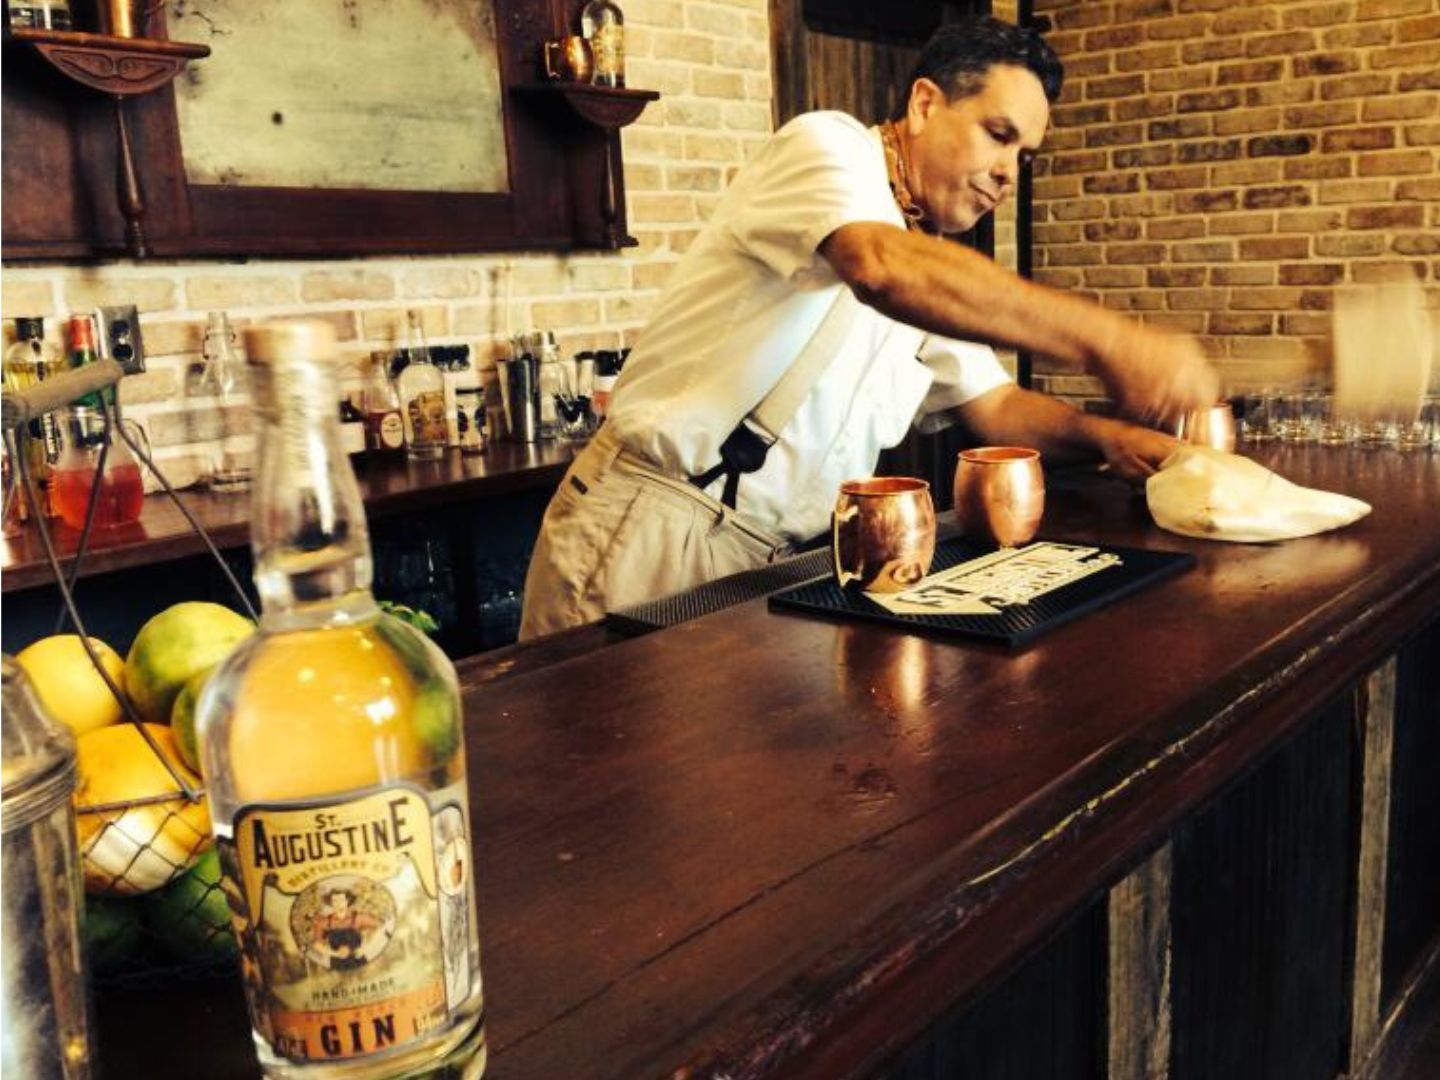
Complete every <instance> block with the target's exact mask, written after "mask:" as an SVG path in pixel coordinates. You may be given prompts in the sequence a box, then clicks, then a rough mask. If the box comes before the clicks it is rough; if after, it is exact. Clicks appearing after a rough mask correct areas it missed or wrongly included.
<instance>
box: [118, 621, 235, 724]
mask: <svg viewBox="0 0 1440 1080" xmlns="http://www.w3.org/2000/svg"><path fill="white" fill-rule="evenodd" d="M254 632H255V626H254V624H253V623H251V622H250V620H249V619H247V618H245V617H244V616H243V615H237V614H236V613H235V612H233V611H231V610H230V609H229V608H227V607H223V606H221V605H220V604H208V603H204V602H201V601H187V602H185V603H183V604H175V605H173V606H172V607H168V608H166V609H165V610H164V611H162V612H160V614H158V615H156V616H154V617H152V618H151V619H150V621H149V622H147V623H146V624H145V625H144V626H142V627H141V628H140V633H138V634H136V635H135V641H134V642H133V643H132V644H131V646H130V653H129V655H128V656H126V657H125V689H126V691H127V692H128V693H129V694H130V700H131V701H132V702H133V703H134V705H135V708H136V709H137V710H139V712H140V716H141V718H142V719H144V720H151V721H154V722H155V723H157V724H163V723H166V722H167V721H169V719H170V709H171V707H172V706H173V705H174V703H175V695H176V694H178V693H180V688H181V687H182V686H184V685H185V683H186V682H188V681H189V680H190V679H191V678H193V677H194V676H195V675H197V674H198V673H199V672H202V671H204V670H206V669H207V668H211V667H214V666H215V665H216V664H217V663H219V662H220V661H221V660H223V659H224V658H225V656H226V654H227V653H229V652H230V650H231V649H233V648H234V647H235V646H236V645H237V644H238V643H239V642H241V641H243V640H244V639H245V638H247V637H249V636H250V635H251V634H252V633H254Z"/></svg>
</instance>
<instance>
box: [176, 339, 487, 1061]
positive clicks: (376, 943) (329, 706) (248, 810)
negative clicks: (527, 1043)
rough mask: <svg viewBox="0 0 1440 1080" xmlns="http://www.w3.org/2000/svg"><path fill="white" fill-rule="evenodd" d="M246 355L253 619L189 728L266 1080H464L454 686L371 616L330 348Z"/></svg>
mask: <svg viewBox="0 0 1440 1080" xmlns="http://www.w3.org/2000/svg"><path fill="white" fill-rule="evenodd" d="M245 343H246V349H247V353H248V357H249V361H250V365H251V371H252V376H253V382H254V388H255V405H256V411H257V414H258V416H259V418H260V420H261V422H262V424H263V429H262V434H261V438H260V440H259V446H260V466H259V470H258V473H257V480H256V485H255V495H254V514H253V517H252V519H251V520H252V525H251V529H252V533H251V544H252V547H253V550H254V555H255V584H256V587H257V589H258V591H259V594H260V601H261V606H262V614H261V618H260V627H259V630H258V632H257V633H256V634H255V635H253V636H252V637H251V638H249V639H247V640H246V641H245V643H244V644H242V645H241V646H240V647H238V648H237V649H236V651H235V652H233V653H232V654H231V655H230V656H229V657H227V658H226V659H225V660H224V661H223V662H222V663H221V665H220V666H219V668H218V669H217V670H216V673H215V674H214V675H213V676H212V677H211V678H210V679H209V680H208V681H207V683H206V688H205V691H204V693H203V694H202V695H201V698H200V701H199V703H198V705H197V719H196V725H197V737H198V740H199V746H200V762H201V769H202V772H203V774H204V777H205V785H206V789H207V791H208V794H209V798H210V807H211V814H212V818H213V821H214V828H215V835H216V839H217V844H218V847H219V851H220V862H221V866H222V869H223V871H224V873H225V876H226V889H227V892H228V894H229V895H230V898H231V902H232V907H233V910H234V911H235V915H234V918H233V922H234V927H235V931H236V935H237V937H238V939H239V941H240V944H241V950H242V971H243V973H244V976H245V989H246V996H247V998H248V1000H249V1004H250V1017H251V1023H252V1027H253V1029H254V1037H255V1045H256V1049H257V1051H258V1053H259V1056H260V1063H261V1066H262V1068H263V1069H264V1072H265V1074H266V1076H268V1077H271V1078H285V1080H302V1078H303V1080H320V1078H323V1080H361V1078H369V1077H380V1076H384V1077H400V1076H412V1075H418V1074H421V1073H424V1074H425V1075H427V1076H433V1077H454V1078H461V1077H463V1078H467V1080H469V1078H473V1077H478V1076H479V1075H480V1074H481V1073H482V1072H483V1071H484V1067H485V1036H484V1027H483V1024H482V1022H481V1012H482V1002H483V994H482V989H481V983H480V946H479V936H478V931H477V926H476V921H475V887H474V874H473V871H472V865H471V860H472V853H473V850H474V849H473V845H472V843H471V836H470V819H469V810H468V802H467V788H466V782H465V753H464V745H463V736H462V728H461V715H460V698H459V693H458V690H457V685H456V680H455V670H454V668H453V667H452V666H451V665H450V662H449V661H448V660H447V659H446V658H445V656H444V654H443V653H442V652H440V650H439V649H438V648H436V647H435V646H434V645H433V644H431V643H430V641H429V640H428V639H427V638H425V636H424V635H423V634H421V633H420V632H419V631H416V630H414V629H412V628H411V627H409V626H407V625H406V624H405V623H403V622H400V621H399V620H397V619H395V618H393V617H392V616H389V615H386V614H383V613H382V612H381V611H380V609H379V608H378V607H377V605H376V603H375V598H374V596H373V595H371V592H370V582H371V573H372V560H371V554H370V543H369V539H368V534H367V531H366V525H365V514H364V509H363V506H362V504H361V501H360V492H359V488H358V486H357V485H356V482H355V475H354V473H353V472H352V471H351V468H350V463H349V461H348V460H347V459H346V457H345V454H344V453H343V452H342V450H341V448H340V445H339V438H340V435H339V430H338V427H339V424H338V421H337V418H336V413H335V399H336V375H335V371H334V362H335V354H336V350H335V336H334V330H333V329H332V328H331V327H330V326H329V324H328V323H323V322H318V321H317V322H310V321H296V322H285V323H276V324H270V325H262V326H258V327H255V328H253V329H251V330H248V331H247V332H246V335H245Z"/></svg>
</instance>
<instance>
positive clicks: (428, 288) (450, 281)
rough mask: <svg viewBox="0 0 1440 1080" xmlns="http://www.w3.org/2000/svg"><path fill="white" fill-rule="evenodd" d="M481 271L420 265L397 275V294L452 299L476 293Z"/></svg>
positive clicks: (481, 281) (480, 284) (481, 283)
mask: <svg viewBox="0 0 1440 1080" xmlns="http://www.w3.org/2000/svg"><path fill="white" fill-rule="evenodd" d="M484 283H485V278H484V275H483V274H482V273H481V272H480V271H479V270H476V269H474V268H472V267H468V266H421V267H416V268H415V269H413V270H407V271H405V272H404V273H403V274H402V275H401V276H400V290H401V295H402V296H405V297H415V298H418V299H436V300H456V299H460V298H462V297H470V296H479V295H480V294H481V292H482V291H483V290H484Z"/></svg>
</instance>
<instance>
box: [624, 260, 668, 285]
mask: <svg viewBox="0 0 1440 1080" xmlns="http://www.w3.org/2000/svg"><path fill="white" fill-rule="evenodd" d="M674 271H675V262H674V261H672V260H668V259H667V260H666V261H664V262H650V263H639V264H637V265H635V266H633V267H632V268H631V271H630V272H631V274H632V275H633V277H634V281H635V288H637V289H659V288H662V287H663V286H664V285H665V283H666V282H668V281H669V280H670V275H671V274H672V273H674Z"/></svg>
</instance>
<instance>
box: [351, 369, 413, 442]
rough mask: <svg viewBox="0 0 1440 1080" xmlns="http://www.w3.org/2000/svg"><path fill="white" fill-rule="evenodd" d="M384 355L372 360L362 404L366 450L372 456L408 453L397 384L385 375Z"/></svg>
mask: <svg viewBox="0 0 1440 1080" xmlns="http://www.w3.org/2000/svg"><path fill="white" fill-rule="evenodd" d="M387 359H388V358H387V357H385V355H384V354H377V355H373V356H371V358H370V372H369V374H368V376H367V377H366V379H365V391H364V396H363V398H362V399H361V400H362V406H363V410H362V411H363V412H364V413H365V449H366V450H368V451H369V452H370V453H372V454H386V453H393V452H394V451H397V450H403V449H405V425H404V424H403V423H402V422H401V420H400V399H399V398H398V397H397V396H396V394H395V384H394V383H392V382H391V381H390V376H389V374H388V373H387V372H386V370H385V368H386V363H387Z"/></svg>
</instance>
